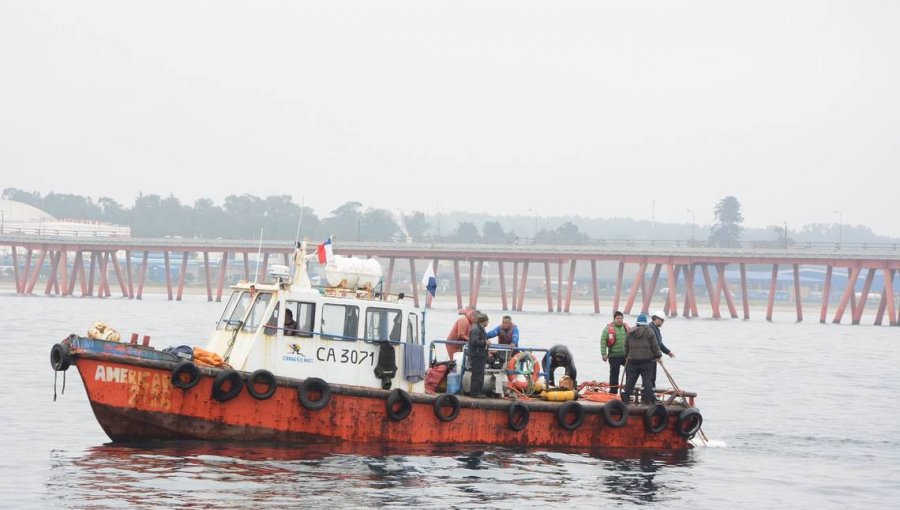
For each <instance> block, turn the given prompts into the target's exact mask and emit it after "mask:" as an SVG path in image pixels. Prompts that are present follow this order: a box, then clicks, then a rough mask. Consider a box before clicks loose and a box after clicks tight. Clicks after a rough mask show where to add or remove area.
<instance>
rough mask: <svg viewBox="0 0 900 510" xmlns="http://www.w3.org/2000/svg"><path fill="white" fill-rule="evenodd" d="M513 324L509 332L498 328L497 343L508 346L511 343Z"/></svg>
mask: <svg viewBox="0 0 900 510" xmlns="http://www.w3.org/2000/svg"><path fill="white" fill-rule="evenodd" d="M515 327H516V325H515V324H511V325H510V327H509V330H505V329H503V328H500V329H499V330H498V331H497V343H500V344H506V345H509V344H511V343H512V339H513V328H515Z"/></svg>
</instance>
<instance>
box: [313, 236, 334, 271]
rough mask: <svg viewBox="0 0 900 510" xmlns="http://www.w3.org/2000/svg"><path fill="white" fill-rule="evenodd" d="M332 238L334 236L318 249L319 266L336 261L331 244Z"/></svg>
mask: <svg viewBox="0 0 900 510" xmlns="http://www.w3.org/2000/svg"><path fill="white" fill-rule="evenodd" d="M332 238H334V236H331V237H329V238H328V239H326V240H325V242H324V243H322V244H320V245H318V246H317V247H316V252H317V253H318V255H319V264H327V263H329V262H331V261H332V260H334V249H333V248H332V244H331V240H332Z"/></svg>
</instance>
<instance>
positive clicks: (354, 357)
mask: <svg viewBox="0 0 900 510" xmlns="http://www.w3.org/2000/svg"><path fill="white" fill-rule="evenodd" d="M316 359H318V360H319V361H331V362H334V363H349V364H351V365H363V364H365V363H366V362H368V363H369V365H371V366H373V367H374V366H375V353H374V352H369V351H358V350H356V349H335V348H333V347H319V349H318V350H317V351H316Z"/></svg>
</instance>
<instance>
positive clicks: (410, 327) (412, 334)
mask: <svg viewBox="0 0 900 510" xmlns="http://www.w3.org/2000/svg"><path fill="white" fill-rule="evenodd" d="M406 341H407V342H408V343H411V344H417V343H419V318H418V317H417V316H416V314H414V313H411V314H409V317H408V318H407V319H406Z"/></svg>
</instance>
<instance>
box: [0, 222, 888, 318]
mask: <svg viewBox="0 0 900 510" xmlns="http://www.w3.org/2000/svg"><path fill="white" fill-rule="evenodd" d="M292 244H293V243H292V242H290V241H281V242H264V243H263V244H262V246H261V248H260V245H259V244H258V243H257V242H255V241H239V240H221V239H216V240H203V239H168V238H166V239H138V238H109V237H104V238H83V237H81V238H75V237H64V236H34V235H23V234H6V235H0V247H7V248H8V249H7V250H6V251H7V252H8V253H7V255H5V256H4V259H9V262H8V265H6V266H5V269H4V272H5V273H8V277H10V278H11V279H13V280H14V282H15V289H16V293H17V294H19V295H31V294H34V293H35V287H36V285H37V283H38V281H39V280H40V281H41V282H42V283H43V293H44V294H45V295H51V294H55V295H60V296H75V295H79V296H82V297H88V296H94V297H99V298H104V297H110V296H111V295H112V290H111V285H112V286H117V287H118V290H119V291H120V292H121V295H122V297H125V298H131V299H135V298H136V299H141V297H142V295H143V292H144V287H145V284H146V283H147V282H148V281H150V282H151V283H152V281H153V280H154V274H155V278H156V280H157V281H158V282H159V284H160V285H162V283H163V282H164V283H165V288H166V293H167V295H168V298H169V299H170V300H181V298H182V295H183V292H184V289H185V286H186V285H198V284H200V282H202V284H205V290H206V296H207V299H208V300H210V301H212V300H214V299H215V300H216V301H219V300H221V298H222V292H223V289H224V288H225V287H226V286H227V285H229V284H230V283H232V280H233V279H235V278H243V279H246V280H250V279H251V277H255V278H256V279H257V280H258V281H265V280H266V278H267V276H266V275H267V273H268V267H269V265H270V264H271V263H277V262H282V263H284V264H289V262H290V257H291V254H292V253H293V248H292ZM336 252H337V253H338V254H341V255H356V256H361V257H376V258H378V259H379V260H380V261H381V262H382V265H383V266H386V271H385V275H384V284H383V289H382V291H383V292H385V293H391V292H404V293H407V294H411V296H412V299H413V300H414V303H415V305H416V306H419V305H420V291H421V289H420V288H419V285H418V284H417V282H418V281H419V279H420V275H421V274H422V273H423V272H424V267H425V264H427V263H431V264H433V265H434V267H435V268H436V270H435V273H436V274H437V275H438V277H439V279H440V280H441V282H442V283H441V287H442V288H443V290H445V291H450V289H452V290H453V292H454V293H455V298H456V304H457V306H458V307H459V308H463V307H465V306H471V307H475V306H478V304H479V302H480V301H479V300H482V301H481V302H482V303H483V299H486V298H487V297H488V296H489V295H490V296H491V298H492V299H499V303H498V304H499V307H500V308H501V309H502V310H512V311H524V310H526V307H525V305H526V303H525V300H526V295H530V296H534V294H535V293H537V294H538V295H539V297H531V299H530V302H531V303H530V304H529V308H528V310H529V311H547V312H566V313H567V312H569V311H570V309H571V305H572V301H573V297H574V298H575V299H590V300H592V304H593V311H594V312H595V313H611V312H612V311H613V310H619V309H621V310H622V311H623V312H624V313H626V314H630V313H632V311H634V310H640V311H641V312H644V313H647V312H649V311H650V310H651V308H654V309H657V308H661V309H662V310H663V312H664V313H665V314H666V315H667V316H668V317H676V316H678V315H681V316H683V317H699V316H700V313H699V312H700V310H699V309H698V302H699V303H700V304H701V305H705V306H704V312H705V311H706V309H705V308H706V307H708V314H709V316H710V317H712V318H722V316H723V309H726V308H727V309H726V310H725V312H726V313H727V316H729V317H731V318H738V317H739V313H738V307H737V300H738V298H740V308H741V310H740V311H741V314H740V317H742V318H744V319H749V318H750V308H751V305H753V306H763V305H762V303H765V305H764V306H765V314H766V319H768V320H771V319H772V314H773V310H774V307H775V304H776V301H779V302H784V301H787V302H789V303H792V304H793V307H794V308H795V310H796V319H797V321H802V320H803V318H804V315H803V313H804V305H805V306H806V307H807V308H809V307H817V308H818V319H819V321H820V322H822V323H825V322H827V321H828V319H829V317H828V312H829V306H830V305H831V304H832V303H834V305H835V306H834V309H833V310H834V314H833V316H831V322H833V323H835V324H839V323H841V322H842V320H843V319H844V314H845V312H848V310H849V315H850V320H849V322H850V323H851V324H859V323H860V321H861V319H862V315H863V312H864V311H865V309H866V305H867V301H868V300H869V298H870V297H872V298H873V300H874V299H878V305H877V310H876V312H875V319H874V324H875V325H883V324H884V323H885V322H886V323H887V324H889V325H891V326H896V325H897V324H898V310H897V307H896V300H897V299H898V297H897V295H896V294H895V290H894V285H893V280H894V277H895V275H896V272H897V270H898V269H900V246H898V245H896V244H868V245H862V244H857V245H850V244H846V243H845V244H843V245H829V244H823V245H813V244H800V245H791V246H788V247H786V248H783V249H779V248H756V247H742V248H734V249H725V248H710V247H697V246H693V245H691V243H687V242H684V241H607V242H603V243H599V244H592V245H581V246H541V245H486V244H478V245H460V244H425V243H360V242H341V243H340V244H339V245H338V246H337V248H336ZM257 255H259V256H257ZM3 264H7V262H4V263H3ZM417 264H421V265H417ZM156 266H159V267H158V268H157V267H156ZM251 266H254V267H253V270H252V271H251ZM447 266H449V267H447ZM444 268H446V269H444ZM154 270H155V272H154ZM529 271H531V274H530V275H529ZM604 271H605V272H607V273H608V274H607V275H604V274H603V273H604ZM148 272H149V273H151V274H149V275H148ZM663 273H664V274H665V278H664V279H663V282H662V284H661V282H660V278H661V277H662V275H663ZM801 273H803V274H804V276H801ZM577 275H579V276H578V277H577V278H576V276H577ZM761 275H764V276H761ZM111 280H114V281H112V284H111ZM464 282H465V285H464ZM876 282H877V283H876ZM657 287H660V289H659V290H657ZM732 287H734V288H732ZM873 288H874V292H873ZM576 289H577V290H576ZM879 290H880V291H881V292H880V293H878V291H879ZM464 291H465V295H466V296H465V298H466V299H465V300H464ZM37 292H40V287H38V291H37ZM482 293H483V294H484V298H482V296H481V294H482ZM540 294H543V297H540ZM494 296H496V297H494ZM698 297H699V298H700V299H698ZM429 298H430V296H429ZM723 299H724V306H723ZM654 300H656V301H657V302H656V303H655V302H654ZM429 305H430V303H426V306H429ZM873 305H874V303H873ZM485 306H487V305H485ZM679 308H680V310H679ZM885 316H886V317H887V318H886V320H885Z"/></svg>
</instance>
